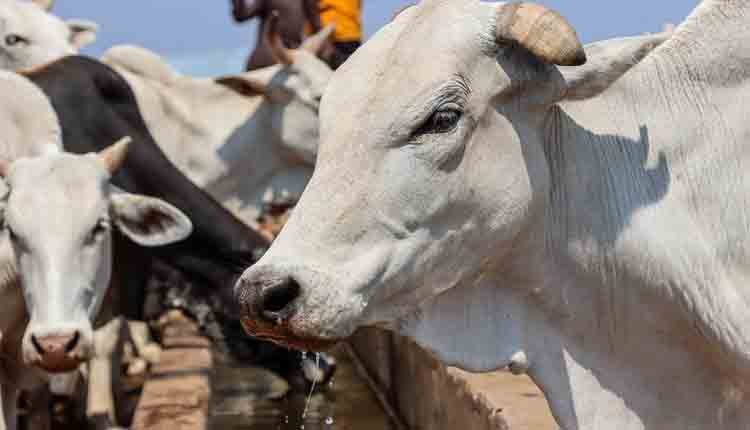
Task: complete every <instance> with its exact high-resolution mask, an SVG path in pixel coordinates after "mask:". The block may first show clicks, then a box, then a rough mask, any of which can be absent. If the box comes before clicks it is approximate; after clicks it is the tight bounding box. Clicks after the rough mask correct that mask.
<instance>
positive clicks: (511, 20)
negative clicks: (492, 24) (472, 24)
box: [495, 2, 586, 66]
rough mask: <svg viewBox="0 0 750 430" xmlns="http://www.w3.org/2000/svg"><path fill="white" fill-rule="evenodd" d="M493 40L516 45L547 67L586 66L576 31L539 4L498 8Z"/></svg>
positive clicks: (520, 4)
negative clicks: (511, 42) (496, 39)
mask: <svg viewBox="0 0 750 430" xmlns="http://www.w3.org/2000/svg"><path fill="white" fill-rule="evenodd" d="M495 36H496V37H497V38H498V39H503V40H512V41H515V42H517V43H518V44H519V45H521V46H523V47H524V48H526V49H527V50H528V51H529V52H531V53H532V54H534V55H535V56H536V57H537V58H539V59H540V60H542V61H543V62H545V63H548V64H556V65H558V66H580V65H583V64H585V63H586V54H585V53H584V51H583V46H582V45H581V41H580V40H579V39H578V35H577V34H576V31H575V29H573V27H572V26H571V25H570V24H568V22H567V21H566V20H565V18H563V17H562V16H560V14H558V13H557V12H555V11H552V10H550V9H547V8H546V7H544V6H541V5H538V4H534V3H524V2H519V3H508V4H505V5H502V6H500V7H499V8H498V11H497V27H496V30H495Z"/></svg>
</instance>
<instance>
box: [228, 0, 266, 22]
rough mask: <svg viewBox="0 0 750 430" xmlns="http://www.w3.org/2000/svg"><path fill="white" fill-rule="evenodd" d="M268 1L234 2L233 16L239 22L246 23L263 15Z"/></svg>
mask: <svg viewBox="0 0 750 430" xmlns="http://www.w3.org/2000/svg"><path fill="white" fill-rule="evenodd" d="M265 9H266V0H232V15H233V16H234V20H235V21H237V22H244V21H247V20H249V19H252V18H255V17H256V16H260V15H263V14H264V13H265Z"/></svg>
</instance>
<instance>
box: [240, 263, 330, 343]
mask: <svg viewBox="0 0 750 430" xmlns="http://www.w3.org/2000/svg"><path fill="white" fill-rule="evenodd" d="M302 296H303V288H302V284H301V283H300V282H299V281H298V280H297V279H296V278H295V277H294V276H293V275H291V274H288V273H284V272H283V271H279V270H274V269H272V268H257V269H253V268H251V269H250V270H249V271H248V272H246V273H245V274H244V275H243V276H242V277H241V278H240V280H239V281H238V282H237V285H236V286H235V298H236V300H237V302H238V303H239V305H240V309H241V322H242V326H243V327H244V329H245V332H246V333H247V334H248V335H250V336H252V337H256V338H259V339H263V340H267V341H271V342H274V343H276V344H279V345H282V346H285V347H291V348H294V349H299V350H308V351H310V350H324V349H327V348H328V347H330V346H332V345H333V344H334V343H335V341H332V340H325V339H321V338H318V337H315V336H309V335H305V334H303V333H300V332H299V330H298V329H295V321H296V320H299V319H300V317H301V315H300V314H299V310H300V307H301V301H302Z"/></svg>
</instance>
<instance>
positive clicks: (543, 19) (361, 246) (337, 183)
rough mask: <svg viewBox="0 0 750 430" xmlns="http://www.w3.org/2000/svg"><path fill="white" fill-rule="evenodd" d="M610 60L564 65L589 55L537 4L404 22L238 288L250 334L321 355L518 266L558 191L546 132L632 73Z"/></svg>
mask: <svg viewBox="0 0 750 430" xmlns="http://www.w3.org/2000/svg"><path fill="white" fill-rule="evenodd" d="M616 51H617V50H616ZM625 51H627V50H625ZM609 54H612V52H609V51H608V52H607V55H602V60H601V61H593V62H591V65H590V66H585V67H589V68H588V69H586V68H585V67H584V68H581V67H578V68H567V70H569V71H571V70H572V71H571V72H566V71H564V70H563V69H562V68H558V67H557V65H570V66H574V65H577V66H580V65H582V63H584V62H585V56H584V52H583V49H582V47H581V45H580V43H579V42H578V39H577V37H576V35H575V31H574V30H573V29H572V28H571V27H570V26H569V25H568V24H567V23H566V22H565V21H564V20H563V19H562V18H561V17H560V16H559V15H557V14H556V13H554V12H552V11H549V10H547V9H544V8H542V7H540V6H536V5H530V4H503V3H492V4H489V3H482V2H479V1H469V0H467V1H453V0H450V1H447V0H442V1H441V0H433V1H423V2H421V3H420V5H419V6H415V7H412V8H410V9H408V10H406V11H404V12H402V13H401V14H399V16H398V17H397V18H396V19H395V20H394V22H393V23H391V24H390V25H389V26H387V27H386V28H384V29H383V30H381V32H380V33H379V34H377V35H376V36H375V37H374V38H373V39H372V40H371V41H370V42H368V43H367V44H366V45H365V46H364V47H363V48H362V49H361V50H360V51H358V52H357V53H355V54H354V56H353V57H352V58H350V60H349V62H348V63H347V64H345V65H344V66H343V67H342V68H341V69H339V71H338V72H337V75H336V78H335V79H334V80H332V82H331V84H330V86H329V88H328V89H327V91H326V93H325V96H324V98H323V103H322V107H321V147H320V153H319V156H318V164H317V166H316V168H315V173H314V175H313V178H312V180H311V182H310V184H309V185H308V187H307V189H306V191H305V193H304V194H303V196H302V199H301V201H300V203H299V204H298V206H297V207H296V209H295V210H294V212H293V214H292V217H291V219H290V220H289V222H288V223H287V225H286V227H285V229H284V230H283V231H282V233H281V235H280V236H279V238H278V239H277V241H276V242H275V243H274V244H273V246H272V247H271V249H270V250H269V251H268V253H267V254H266V255H265V256H264V257H263V258H262V259H261V261H260V262H258V263H257V264H256V265H255V266H254V267H252V268H251V269H248V271H247V272H245V274H244V275H243V277H242V278H241V280H240V282H239V283H238V285H237V287H236V294H237V296H238V299H239V301H240V303H241V305H242V308H243V311H244V314H245V318H244V320H243V323H244V325H245V327H246V329H247V330H248V332H250V333H252V334H256V335H259V336H261V337H265V338H268V339H271V340H275V341H277V342H280V343H285V344H288V345H292V346H298V347H308V348H309V347H312V348H315V347H320V346H325V345H326V344H327V343H328V342H330V341H334V340H337V339H340V338H343V337H347V336H349V335H350V334H352V332H353V331H354V330H355V329H356V328H357V327H358V326H363V325H376V324H387V325H390V326H394V325H398V324H399V323H400V322H403V321H404V320H405V319H406V318H410V317H412V316H413V314H414V313H415V312H417V310H418V308H419V306H420V304H422V303H425V302H427V301H429V300H431V299H432V298H434V297H436V296H438V295H440V294H442V293H444V292H446V291H447V290H449V289H452V288H453V287H455V286H459V285H471V284H472V283H474V282H476V281H478V280H479V279H480V278H481V277H482V275H483V274H485V273H487V272H490V271H493V270H507V271H512V270H514V263H515V261H514V258H515V257H514V256H515V255H518V254H519V253H520V252H521V251H520V250H521V249H523V248H524V247H526V246H528V244H529V243H530V241H532V240H538V238H532V237H531V236H532V235H531V233H530V232H532V231H539V229H537V228H535V225H536V224H537V223H539V222H540V221H539V220H540V218H541V216H542V215H543V213H544V207H545V203H546V199H547V196H548V195H549V192H550V174H549V168H548V165H547V159H546V155H545V148H544V146H545V144H546V139H545V137H544V131H545V123H546V121H547V120H548V119H549V116H550V114H551V111H552V110H553V106H554V105H555V104H556V103H557V102H559V101H562V100H563V99H565V98H585V97H588V96H591V95H593V94H595V93H596V91H599V90H603V89H605V88H607V87H608V86H609V84H611V82H612V81H613V80H614V79H616V78H617V77H619V76H620V75H621V74H622V73H624V72H625V70H627V69H628V68H629V67H630V66H632V64H633V62H632V60H627V58H630V57H629V56H630V55H631V54H632V52H624V51H623V52H620V51H617V52H615V54H616V55H614V56H612V55H609ZM623 65H625V66H623ZM618 67H619V69H618ZM620 69H622V70H620ZM576 70H578V71H576ZM584 72H585V73H584ZM593 77H595V78H596V79H594V78H593Z"/></svg>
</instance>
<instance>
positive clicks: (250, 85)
mask: <svg viewBox="0 0 750 430" xmlns="http://www.w3.org/2000/svg"><path fill="white" fill-rule="evenodd" d="M214 82H216V83H217V84H219V85H223V86H225V87H227V88H229V89H231V90H233V91H235V92H237V93H239V94H242V95H245V96H251V97H252V96H257V95H261V94H265V93H266V88H267V85H266V84H265V83H264V82H262V81H260V80H259V79H253V78H251V77H249V76H246V75H245V76H222V77H220V78H216V79H215V80H214Z"/></svg>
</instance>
